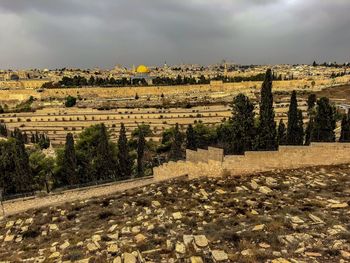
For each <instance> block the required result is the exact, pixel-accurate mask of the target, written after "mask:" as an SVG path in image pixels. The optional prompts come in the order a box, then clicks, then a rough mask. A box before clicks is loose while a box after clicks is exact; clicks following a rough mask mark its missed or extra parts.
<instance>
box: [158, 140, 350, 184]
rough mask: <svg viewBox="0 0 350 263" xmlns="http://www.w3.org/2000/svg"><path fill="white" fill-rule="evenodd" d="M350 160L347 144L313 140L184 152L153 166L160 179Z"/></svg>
mask: <svg viewBox="0 0 350 263" xmlns="http://www.w3.org/2000/svg"><path fill="white" fill-rule="evenodd" d="M343 163H350V143H313V144H312V145H311V146H280V147H279V150H278V151H264V152H258V151H255V152H246V153H245V155H242V156H238V155H228V156H224V155H223V151H222V149H216V148H211V147H209V148H208V150H203V149H199V150H198V151H191V150H187V151H186V161H181V162H170V163H166V164H164V165H162V166H160V167H156V168H154V176H155V178H156V179H157V178H158V180H159V179H160V178H169V177H176V176H181V175H184V174H187V175H188V176H189V178H195V177H199V176H214V177H215V176H221V175H223V174H230V175H240V174H246V173H255V172H262V171H270V170H275V169H293V168H301V167H308V166H317V165H335V164H343Z"/></svg>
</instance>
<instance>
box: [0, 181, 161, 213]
mask: <svg viewBox="0 0 350 263" xmlns="http://www.w3.org/2000/svg"><path fill="white" fill-rule="evenodd" d="M156 182H157V181H155V179H154V178H153V177H147V178H144V179H135V180H128V181H125V182H118V183H113V184H106V185H100V186H96V187H93V188H91V187H89V188H84V189H79V190H69V191H65V192H62V193H59V194H53V195H49V196H45V197H33V198H26V199H17V200H11V201H6V202H4V209H5V215H6V216H8V215H14V214H18V213H21V212H24V211H27V210H29V209H33V208H40V207H47V206H53V205H59V204H62V203H65V202H73V201H77V200H84V199H89V198H92V197H98V196H104V195H110V194H113V193H115V192H120V191H125V190H128V189H132V188H137V187H143V186H146V185H150V184H152V183H156ZM0 216H2V211H1V209H0Z"/></svg>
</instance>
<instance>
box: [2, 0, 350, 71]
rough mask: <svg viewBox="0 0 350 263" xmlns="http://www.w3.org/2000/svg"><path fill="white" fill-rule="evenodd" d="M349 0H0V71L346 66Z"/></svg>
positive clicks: (349, 36) (349, 43) (349, 44)
mask: <svg viewBox="0 0 350 263" xmlns="http://www.w3.org/2000/svg"><path fill="white" fill-rule="evenodd" d="M349 13H350V0H0V52H1V55H0V68H2V69H6V68H34V67H37V68H56V67H65V66H67V67H82V68H92V67H95V66H98V67H102V68H110V67H113V66H114V65H116V64H122V65H125V66H131V65H132V64H147V65H160V64H163V63H164V61H167V62H168V64H171V65H174V64H180V63H200V64H212V63H217V62H220V61H222V60H223V59H226V60H228V61H234V62H236V63H242V64H250V63H253V64H277V63H290V64H294V63H312V62H313V60H317V61H320V62H324V61H338V62H346V61H348V60H350V59H349V57H350V15H349Z"/></svg>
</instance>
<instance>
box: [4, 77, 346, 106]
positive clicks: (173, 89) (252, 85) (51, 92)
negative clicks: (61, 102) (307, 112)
mask: <svg viewBox="0 0 350 263" xmlns="http://www.w3.org/2000/svg"><path fill="white" fill-rule="evenodd" d="M349 80H350V76H344V77H339V78H336V79H317V80H315V82H316V84H315V87H313V88H312V87H311V80H289V81H274V83H273V89H274V91H286V90H293V89H294V90H305V87H306V86H307V87H308V88H307V90H311V89H312V90H313V91H316V90H321V89H322V88H325V87H327V86H331V85H336V84H338V85H339V84H346V83H348V82H349ZM45 82H47V80H35V81H34V80H28V81H17V82H13V83H12V82H0V88H10V89H9V90H0V100H2V101H7V100H13V99H20V98H19V97H18V95H23V98H25V99H26V98H27V97H29V96H34V97H37V98H39V99H40V98H41V99H49V98H55V99H64V98H65V97H67V96H68V95H71V96H78V95H79V96H81V97H82V98H86V99H106V98H126V97H128V98H130V97H134V96H135V95H136V94H138V95H139V96H160V95H161V94H162V93H163V94H166V95H168V96H178V95H183V96H189V95H191V94H198V93H203V92H208V93H212V92H224V93H229V94H232V95H234V94H238V93H240V92H242V93H245V94H246V95H248V96H249V95H251V94H252V93H254V92H256V91H259V90H260V88H261V82H259V81H247V82H239V83H223V84H219V85H217V84H215V85H182V86H148V87H116V88H104V87H84V88H61V89H46V90H44V91H42V92H40V93H38V92H36V91H35V90H34V88H38V87H41V85H42V84H43V83H45ZM12 88H16V89H12Z"/></svg>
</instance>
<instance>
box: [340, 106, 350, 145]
mask: <svg viewBox="0 0 350 263" xmlns="http://www.w3.org/2000/svg"><path fill="white" fill-rule="evenodd" d="M349 113H350V110H349ZM339 142H350V118H349V114H348V115H346V114H344V115H343V119H342V121H341V132H340V138H339Z"/></svg>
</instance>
